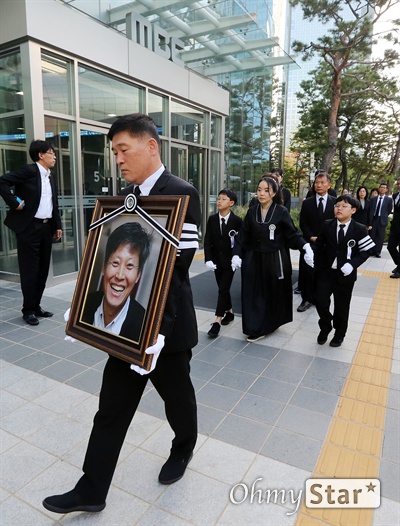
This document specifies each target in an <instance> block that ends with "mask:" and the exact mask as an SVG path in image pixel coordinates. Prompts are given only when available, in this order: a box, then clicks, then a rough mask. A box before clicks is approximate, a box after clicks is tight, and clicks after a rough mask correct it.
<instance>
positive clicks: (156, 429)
mask: <svg viewBox="0 0 400 526" xmlns="http://www.w3.org/2000/svg"><path fill="white" fill-rule="evenodd" d="M293 257H294V258H295V257H296V253H293ZM392 268H393V263H392V262H391V259H390V257H389V256H388V254H387V252H386V251H385V250H384V252H383V257H382V259H377V258H370V260H368V262H367V263H366V264H365V265H364V266H363V267H362V269H361V270H360V272H359V279H358V281H357V284H356V287H355V291H354V296H353V301H352V308H351V316H350V329H349V332H348V335H347V337H346V339H345V341H344V344H343V345H342V347H340V348H339V349H332V348H331V347H329V345H328V344H326V345H323V346H320V345H318V344H317V343H316V337H317V334H318V326H317V315H316V312H315V309H314V308H312V309H310V310H308V311H307V312H305V313H301V314H300V313H297V312H296V310H295V309H296V307H297V305H298V303H299V302H300V298H299V297H298V296H294V310H295V312H294V320H293V322H292V323H290V324H288V325H286V326H284V327H281V328H280V329H279V330H278V331H276V333H274V334H273V335H270V336H269V337H267V338H265V339H264V340H261V341H259V342H257V343H252V344H249V343H247V342H246V341H245V339H244V336H243V334H242V332H241V319H240V317H238V316H237V317H236V318H235V321H234V322H233V324H231V325H229V326H227V327H223V328H222V330H221V333H220V336H219V337H218V338H217V339H215V340H211V339H209V338H208V337H207V331H208V329H209V327H210V323H211V322H212V321H213V318H214V316H213V312H212V309H210V310H204V309H196V310H197V317H198V325H199V344H198V346H197V347H196V348H195V350H194V359H193V361H192V376H193V381H194V384H195V387H196V392H197V400H198V408H199V430H200V435H199V439H198V443H197V446H196V450H195V454H194V457H193V460H192V462H191V463H190V465H189V468H188V470H187V473H186V474H185V476H184V478H183V479H182V480H181V481H179V482H178V483H176V484H173V485H171V486H168V487H166V486H162V485H160V484H159V483H158V482H157V476H158V473H159V470H160V468H161V466H162V464H163V463H164V461H165V459H166V458H167V457H168V453H169V448H170V442H171V438H172V434H171V431H170V428H169V426H168V424H166V422H165V418H164V412H163V407H162V403H161V402H160V399H159V397H158V395H157V393H156V392H155V391H154V389H153V388H152V387H151V385H149V387H148V389H147V390H146V393H145V395H144V397H143V399H142V402H141V404H140V407H139V411H138V413H137V415H136V416H135V419H134V421H133V423H132V426H131V428H130V431H129V433H128V436H127V440H126V442H125V445H124V447H123V450H122V453H121V457H120V462H119V465H118V467H117V470H116V473H115V476H114V479H113V484H112V487H111V489H110V493H109V496H108V499H107V507H106V509H105V510H104V511H103V512H102V513H99V514H93V515H90V514H85V513H73V514H70V515H64V516H63V515H57V514H54V513H51V512H48V511H46V510H45V509H44V508H43V507H42V506H41V501H42V499H43V498H44V497H45V496H47V495H50V494H54V493H62V492H64V491H68V490H69V489H71V487H72V486H73V485H74V484H75V482H76V481H77V479H78V478H79V477H80V475H81V471H80V468H81V465H82V460H83V456H84V452H85V449H86V444H87V439H88V436H89V432H90V429H91V422H92V418H93V415H94V413H95V411H96V407H97V395H98V392H99V389H100V381H101V374H102V369H103V366H104V363H105V357H106V355H105V353H103V352H102V351H98V350H96V349H93V348H90V347H87V346H85V345H84V344H82V343H79V342H76V343H70V342H66V341H64V339H63V338H64V328H65V324H64V321H63V313H64V311H65V310H66V309H67V308H68V306H69V304H70V301H71V298H72V294H73V288H74V282H71V283H67V284H63V285H58V286H54V287H50V288H47V289H46V293H45V298H44V301H43V307H45V308H46V309H50V310H52V311H54V313H55V315H54V316H53V318H51V319H46V320H42V321H41V323H40V325H39V326H38V327H28V326H27V325H26V324H24V322H23V321H22V318H21V313H20V305H21V294H20V290H19V285H18V284H15V283H11V282H8V281H4V280H3V281H0V294H1V305H0V336H1V339H0V352H1V355H0V357H1V361H0V365H1V416H2V424H1V431H0V433H1V434H0V437H1V441H0V443H1V474H0V477H1V480H0V482H1V493H0V499H1V511H0V526H14V525H15V526H34V525H38V526H47V525H52V524H60V525H63V526H81V525H101V526H125V525H127V526H128V525H129V526H131V525H140V526H145V525H157V526H159V525H162V526H168V525H173V526H184V525H186V526H191V525H205V526H212V525H218V526H224V525H226V526H228V525H229V526H233V525H238V526H242V525H246V526H252V525H273V526H285V525H301V526H304V525H309V526H311V525H315V526H316V525H329V524H341V525H344V526H350V525H358V526H368V525H372V524H373V525H374V526H379V525H386V526H395V525H396V524H399V521H400V481H399V477H400V475H399V474H400V466H399V464H400V451H399V450H400V448H399V436H400V433H399V422H400V418H399V416H400V415H399V410H400V404H399V390H400V345H399V342H400V323H399V321H400V320H399V314H398V312H399V309H398V305H399V285H400V284H399V281H400V280H391V279H389V273H390V271H391V269H392ZM204 269H205V267H204V264H203V261H202V259H201V254H199V259H197V260H195V261H194V263H193V265H192V268H191V271H192V276H194V275H196V274H198V273H200V272H204ZM214 303H215V290H212V291H210V306H211V307H213V306H214ZM311 476H313V477H352V478H367V477H371V478H379V479H380V480H381V493H382V500H381V507H380V508H379V509H377V510H350V511H349V510H342V509H339V510H311V509H307V508H305V507H304V504H303V500H304V499H298V500H296V499H297V497H298V496H299V495H300V492H301V490H303V488H304V482H305V480H306V479H308V478H310V477H311ZM238 484H241V486H237V487H236V490H235V491H233V489H232V488H234V487H235V486H236V485H238ZM252 486H253V489H259V490H261V491H262V493H263V495H264V496H265V495H267V493H266V492H267V490H271V491H272V490H274V489H276V490H281V489H283V490H285V492H281V493H279V494H278V495H276V497H277V498H276V499H274V498H273V497H274V495H273V494H271V498H270V499H266V500H264V501H263V502H261V503H259V502H258V500H257V497H256V496H257V495H258V494H256V496H255V497H254V499H253V502H251V499H250V493H251V488H252ZM246 488H248V490H249V493H248V494H247V495H246ZM289 490H292V492H290V491H289ZM232 500H233V501H234V502H232ZM242 500H243V502H242V503H235V501H236V502H238V501H242ZM300 500H302V503H301V504H300ZM294 511H295V512H294ZM293 512H294V513H293Z"/></svg>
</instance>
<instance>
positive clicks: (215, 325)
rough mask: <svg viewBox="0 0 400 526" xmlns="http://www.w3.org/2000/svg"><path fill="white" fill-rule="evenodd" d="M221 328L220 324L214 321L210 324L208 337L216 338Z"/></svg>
mask: <svg viewBox="0 0 400 526" xmlns="http://www.w3.org/2000/svg"><path fill="white" fill-rule="evenodd" d="M220 328H221V325H220V324H219V323H218V322H217V321H215V322H214V323H212V324H211V329H210V330H209V331H208V333H207V334H208V335H209V337H210V338H216V337H217V336H218V334H219V330H220Z"/></svg>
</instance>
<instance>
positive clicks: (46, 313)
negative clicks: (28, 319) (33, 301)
mask: <svg viewBox="0 0 400 526" xmlns="http://www.w3.org/2000/svg"><path fill="white" fill-rule="evenodd" d="M35 315H36V316H37V317H38V318H51V317H52V316H53V313H52V312H49V311H48V310H43V309H42V307H39V308H38V309H36V312H35Z"/></svg>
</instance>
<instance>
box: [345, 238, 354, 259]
mask: <svg viewBox="0 0 400 526" xmlns="http://www.w3.org/2000/svg"><path fill="white" fill-rule="evenodd" d="M355 246H356V241H355V239H350V240H349V241H347V259H351V249H352V248H354V247H355Z"/></svg>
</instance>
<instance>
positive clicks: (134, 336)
mask: <svg viewBox="0 0 400 526" xmlns="http://www.w3.org/2000/svg"><path fill="white" fill-rule="evenodd" d="M103 297H104V294H103V292H102V291H97V292H92V293H91V294H89V295H88V297H87V300H86V305H85V309H84V311H83V314H82V321H84V322H86V323H90V324H91V325H93V322H94V314H95V312H96V310H97V309H98V307H99V305H100V303H101V300H102V299H103ZM145 312H146V310H145V308H144V307H143V306H142V305H140V303H139V302H137V301H136V300H135V299H134V298H131V301H130V303H129V309H128V312H127V314H126V318H125V320H124V323H123V324H122V327H121V332H120V333H119V334H120V336H124V337H125V338H129V339H130V340H132V341H134V342H137V341H139V337H140V332H141V330H142V325H143V321H144V315H145Z"/></svg>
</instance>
